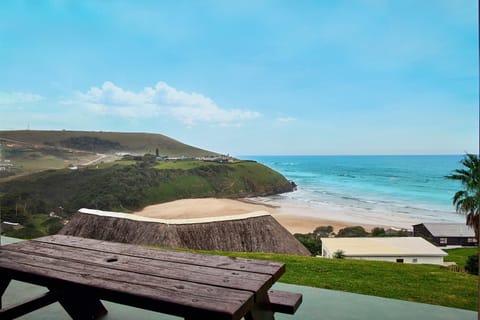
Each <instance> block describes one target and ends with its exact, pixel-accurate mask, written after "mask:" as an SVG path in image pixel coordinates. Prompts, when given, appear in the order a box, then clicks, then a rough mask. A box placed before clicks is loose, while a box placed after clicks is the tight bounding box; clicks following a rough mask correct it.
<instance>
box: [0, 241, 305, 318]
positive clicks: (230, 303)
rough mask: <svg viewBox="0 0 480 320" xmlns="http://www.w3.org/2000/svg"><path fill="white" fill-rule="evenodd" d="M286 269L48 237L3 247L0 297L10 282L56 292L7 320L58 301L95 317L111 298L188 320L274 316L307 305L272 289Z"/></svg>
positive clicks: (11, 311)
mask: <svg viewBox="0 0 480 320" xmlns="http://www.w3.org/2000/svg"><path fill="white" fill-rule="evenodd" d="M284 272H285V265H284V264H283V263H277V262H270V261H263V260H255V259H241V258H232V257H225V256H215V255H206V254H197V253H190V252H183V251H176V250H167V249H157V248H147V247H142V246H137V245H129V244H123V243H114V242H107V241H99V240H93V239H86V238H79V237H72V236H62V235H55V236H48V237H43V238H38V239H35V240H30V241H22V242H18V243H14V244H9V245H5V246H2V247H0V297H1V295H3V293H4V292H5V290H6V288H7V286H8V284H9V283H10V281H11V280H19V281H24V282H28V283H32V284H36V285H40V286H44V287H47V288H48V290H49V291H48V292H47V293H46V294H44V295H42V296H40V297H38V298H34V299H31V300H30V301H27V302H25V303H22V304H20V305H16V306H12V307H9V308H5V309H2V310H1V311H0V318H1V319H12V318H15V317H18V316H20V315H23V314H25V313H28V312H31V311H33V310H36V309H38V308H40V307H43V306H45V305H48V304H50V303H53V302H56V301H58V302H60V304H61V305H62V306H63V308H64V309H65V310H66V311H67V312H68V314H69V315H70V316H71V317H72V318H73V319H96V318H98V317H100V316H102V315H104V314H106V313H107V310H106V309H105V308H104V306H103V304H102V302H101V301H100V300H108V301H112V302H115V303H120V304H125V305H130V306H133V307H138V308H143V309H148V310H153V311H157V312H162V313H167V314H172V315H177V316H180V317H183V318H185V319H241V318H242V317H245V319H273V313H274V312H286V313H291V314H292V313H294V312H295V310H296V308H297V307H298V305H299V304H300V303H301V295H299V294H292V293H288V292H276V293H275V292H269V289H270V288H271V286H272V285H273V284H274V283H275V282H276V281H277V280H278V279H279V278H280V277H281V275H282V274H283V273H284ZM292 301H293V302H292ZM0 302H1V300H0ZM0 307H1V303H0Z"/></svg>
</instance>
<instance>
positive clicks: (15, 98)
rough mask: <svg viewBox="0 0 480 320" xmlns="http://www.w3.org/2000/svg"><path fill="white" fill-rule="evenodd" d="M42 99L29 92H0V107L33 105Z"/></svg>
mask: <svg viewBox="0 0 480 320" xmlns="http://www.w3.org/2000/svg"><path fill="white" fill-rule="evenodd" d="M43 99H44V97H42V96H40V95H38V94H33V93H29V92H19V91H13V92H0V105H14V104H26V103H35V102H38V101H40V100H43Z"/></svg>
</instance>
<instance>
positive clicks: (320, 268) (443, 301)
mask: <svg viewBox="0 0 480 320" xmlns="http://www.w3.org/2000/svg"><path fill="white" fill-rule="evenodd" d="M209 253H214V254H219V255H228V256H236V257H243V258H253V259H263V260H271V261H278V262H283V263H285V264H286V270H287V271H286V273H285V274H284V275H283V276H282V278H281V279H280V282H285V283H290V284H298V285H303V286H311V287H318V288H325V289H333V290H340V291H347V292H353V293H359V294H366V295H372V296H379V297H386V298H392V299H400V300H407V301H414V302H421V303H428V304H434V305H442V306H447V307H452V308H461V309H468V310H475V311H476V310H477V301H478V300H477V299H478V298H477V297H478V285H477V284H478V276H474V275H470V274H467V273H459V272H453V271H450V270H448V269H447V268H445V267H441V266H434V265H421V264H419V265H413V264H399V263H392V262H380V261H362V260H350V259H324V258H316V257H301V256H290V255H280V254H266V253H225V252H209Z"/></svg>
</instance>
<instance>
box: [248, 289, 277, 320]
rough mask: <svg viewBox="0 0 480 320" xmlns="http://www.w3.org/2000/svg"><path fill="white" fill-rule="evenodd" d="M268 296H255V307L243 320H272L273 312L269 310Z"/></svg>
mask: <svg viewBox="0 0 480 320" xmlns="http://www.w3.org/2000/svg"><path fill="white" fill-rule="evenodd" d="M269 306H270V302H269V300H268V295H267V294H265V295H262V296H257V299H256V301H255V305H254V306H253V308H252V310H250V311H249V312H248V313H247V314H246V315H245V320H274V319H275V318H274V317H273V311H272V310H271V309H270V307H269Z"/></svg>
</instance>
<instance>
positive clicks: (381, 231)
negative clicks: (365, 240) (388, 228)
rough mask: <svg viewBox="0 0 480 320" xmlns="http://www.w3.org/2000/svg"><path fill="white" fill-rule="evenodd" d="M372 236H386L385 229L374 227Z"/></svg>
mask: <svg viewBox="0 0 480 320" xmlns="http://www.w3.org/2000/svg"><path fill="white" fill-rule="evenodd" d="M371 236H372V237H383V236H385V229H383V228H378V227H377V228H373V229H372V234H371Z"/></svg>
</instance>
